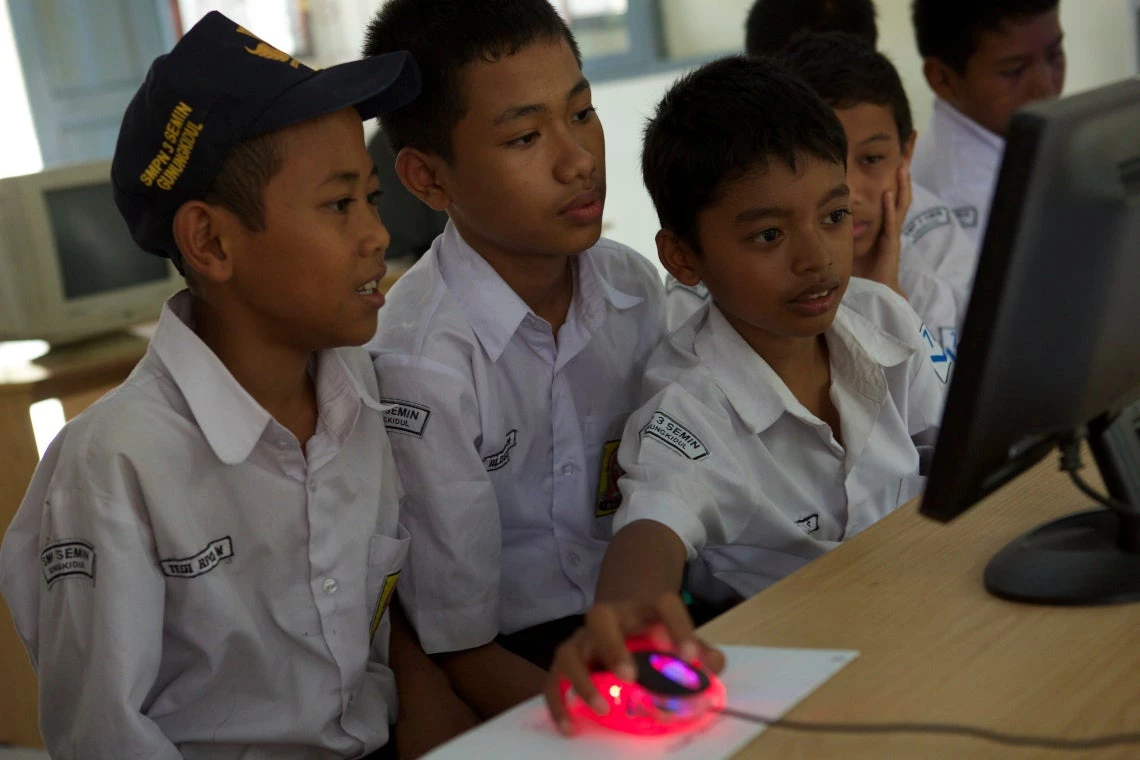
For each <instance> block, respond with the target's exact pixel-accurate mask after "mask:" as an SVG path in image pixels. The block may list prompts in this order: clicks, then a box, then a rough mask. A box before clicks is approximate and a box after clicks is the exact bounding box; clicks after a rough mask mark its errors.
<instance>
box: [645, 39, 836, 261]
mask: <svg viewBox="0 0 1140 760" xmlns="http://www.w3.org/2000/svg"><path fill="white" fill-rule="evenodd" d="M804 154H806V155H808V156H812V157H814V158H819V159H822V160H824V161H830V162H832V163H835V164H838V165H839V166H843V167H846V165H847V139H846V137H844V133H843V125H842V124H840V123H839V119H838V118H836V116H835V113H834V112H833V111H832V110H831V108H830V107H829V106H828V105H827V104H826V103H824V102H823V101H822V100H821V99H820V98H819V96H818V95H816V94H815V92H813V91H812V89H811V88H810V87H808V86H807V84H805V83H804V82H803V81H802V80H801V79H799V78H798V77H796V76H795V75H793V74H791V73H790V72H788V71H787V70H786V69H785V68H784V67H783V66H781V65H780V64H779V63H778V62H777V61H775V60H772V59H767V58H745V57H743V56H730V57H728V58H722V59H720V60H717V61H713V62H712V63H707V64H705V65H704V66H702V67H701V68H699V69H697V70H696V71H694V72H692V73H691V74H688V75H686V76H684V77H682V78H681V79H679V80H678V81H677V82H676V83H675V84H674V85H673V86H672V87H671V88H669V91H668V92H667V93H665V97H664V98H663V99H662V100H661V102H660V103H659V104H658V105H657V110H656V112H655V113H654V115H653V116H652V117H651V118H650V120H649V122H648V124H647V125H646V128H645V147H644V149H643V150H642V154H641V174H642V178H643V179H644V181H645V187H646V188H647V189H648V190H649V195H650V197H651V198H652V199H653V205H654V206H655V207H656V209H657V218H658V219H659V220H660V222H661V226H662V228H664V229H667V230H669V231H671V232H672V233H673V234H675V235H677V236H678V237H679V238H681V239H682V240H684V241H685V242H686V243H688V244H689V245H690V246H691V247H692V248H693V250H694V251H696V252H698V253H699V252H700V243H699V241H698V240H697V234H696V233H697V230H696V227H697V216H698V214H699V213H700V212H701V211H703V210H704V209H705V208H707V207H708V206H709V205H710V204H712V203H715V202H716V200H717V198H718V197H719V193H720V191H721V190H722V189H723V188H724V186H725V185H726V184H727V183H729V182H732V181H734V180H737V179H739V178H741V177H743V176H745V175H746V174H747V173H748V172H750V171H752V170H753V169H756V168H758V167H764V166H767V165H768V164H769V162H770V161H772V160H778V161H783V162H784V163H785V164H787V165H788V166H789V167H791V168H792V170H793V171H795V170H796V160H797V156H801V157H802V155H804Z"/></svg>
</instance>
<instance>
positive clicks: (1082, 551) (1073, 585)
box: [985, 404, 1140, 605]
mask: <svg viewBox="0 0 1140 760" xmlns="http://www.w3.org/2000/svg"><path fill="white" fill-rule="evenodd" d="M1089 433H1090V435H1089V443H1090V445H1091V447H1092V449H1093V454H1094V456H1095V457H1096V462H1097V466H1098V468H1099V469H1100V472H1101V474H1102V476H1103V478H1104V482H1105V485H1106V486H1107V488H1108V492H1109V495H1110V496H1111V497H1112V499H1113V500H1114V501H1115V502H1117V503H1118V504H1119V507H1120V508H1109V507H1102V508H1099V509H1093V510H1090V511H1088V512H1080V513H1078V514H1074V515H1069V516H1068V517H1063V518H1061V519H1059V520H1055V521H1053V522H1050V523H1047V524H1045V525H1042V526H1040V527H1038V528H1035V529H1033V530H1031V531H1030V532H1028V533H1026V534H1025V535H1023V536H1020V537H1018V538H1017V539H1015V540H1014V541H1013V542H1012V543H1010V544H1009V545H1007V546H1006V547H1005V548H1004V549H1002V550H1001V551H1000V552H998V553H997V554H996V555H995V556H994V557H993V559H991V560H990V562H989V564H988V565H987V566H986V572H985V584H986V589H987V590H988V591H989V592H990V593H992V594H994V595H996V596H999V597H1002V598H1003V599H1010V600H1013V601H1018V602H1028V603H1032V604H1053V605H1094V604H1116V603H1120V602H1135V601H1140V507H1137V506H1132V507H1130V508H1127V505H1140V404H1134V405H1133V406H1131V407H1129V408H1127V409H1125V410H1124V411H1123V412H1121V413H1120V414H1118V415H1115V416H1114V417H1113V418H1111V420H1110V419H1109V418H1107V417H1103V418H1101V419H1100V420H1098V421H1096V422H1094V423H1093V424H1092V425H1090V429H1089Z"/></svg>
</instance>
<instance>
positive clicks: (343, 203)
mask: <svg viewBox="0 0 1140 760" xmlns="http://www.w3.org/2000/svg"><path fill="white" fill-rule="evenodd" d="M352 201H353V199H352V198H340V199H338V200H335V201H333V202H332V203H329V204H328V207H329V208H331V209H332V210H333V211H335V212H337V213H338V214H343V213H344V212H346V211H348V207H349V206H351V205H352Z"/></svg>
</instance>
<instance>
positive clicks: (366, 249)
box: [360, 216, 392, 261]
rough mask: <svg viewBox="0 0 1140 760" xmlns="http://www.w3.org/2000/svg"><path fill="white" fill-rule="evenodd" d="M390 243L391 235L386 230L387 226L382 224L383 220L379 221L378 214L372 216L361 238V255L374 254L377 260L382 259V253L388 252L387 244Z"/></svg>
mask: <svg viewBox="0 0 1140 760" xmlns="http://www.w3.org/2000/svg"><path fill="white" fill-rule="evenodd" d="M391 243H392V235H391V234H390V233H389V232H388V228H387V227H385V226H384V222H382V221H380V217H379V216H373V217H372V219H371V223H370V224H369V225H368V230H367V232H366V234H365V235H364V238H363V239H362V240H361V247H360V251H361V255H362V256H375V257H376V258H377V259H378V260H380V261H383V260H384V254H385V253H387V252H388V246H389V245H391Z"/></svg>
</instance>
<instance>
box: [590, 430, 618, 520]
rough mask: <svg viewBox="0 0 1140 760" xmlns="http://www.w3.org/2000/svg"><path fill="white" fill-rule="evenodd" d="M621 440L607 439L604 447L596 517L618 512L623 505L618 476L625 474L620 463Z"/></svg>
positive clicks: (595, 510)
mask: <svg viewBox="0 0 1140 760" xmlns="http://www.w3.org/2000/svg"><path fill="white" fill-rule="evenodd" d="M620 445H621V441H620V440H617V441H607V442H606V445H605V446H604V447H603V448H602V472H601V474H600V475H599V476H598V504H597V507H595V509H594V517H606V516H608V515H612V514H613V513H614V512H617V508H618V507H620V506H621V490H620V489H619V488H618V478H620V477H621V476H622V475H624V474H625V471H624V470H622V468H621V465H620V464H618V456H617V454H618V446H620Z"/></svg>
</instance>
